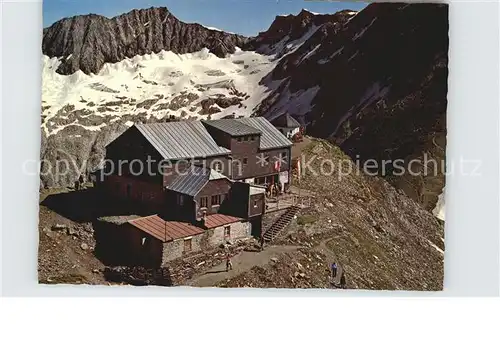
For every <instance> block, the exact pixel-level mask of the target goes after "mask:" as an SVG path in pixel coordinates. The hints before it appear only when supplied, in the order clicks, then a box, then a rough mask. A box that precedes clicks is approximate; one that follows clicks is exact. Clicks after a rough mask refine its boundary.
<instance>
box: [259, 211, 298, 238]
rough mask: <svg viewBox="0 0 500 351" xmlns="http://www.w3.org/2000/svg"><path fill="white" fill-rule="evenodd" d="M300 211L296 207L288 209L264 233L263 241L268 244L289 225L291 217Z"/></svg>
mask: <svg viewBox="0 0 500 351" xmlns="http://www.w3.org/2000/svg"><path fill="white" fill-rule="evenodd" d="M299 210H300V207H298V206H291V207H289V208H288V209H287V210H286V212H285V213H283V214H282V215H281V216H280V217H279V218H278V219H277V220H276V221H275V222H274V223H273V224H272V225H271V226H270V227H269V228H268V229H267V230H266V231H265V232H264V240H265V241H266V242H270V241H271V240H273V239H274V238H275V237H276V236H277V235H278V234H279V233H281V231H282V230H283V229H284V228H285V227H286V226H287V225H289V224H290V222H291V221H292V219H293V217H294V216H295V215H296V214H297V212H298V211H299Z"/></svg>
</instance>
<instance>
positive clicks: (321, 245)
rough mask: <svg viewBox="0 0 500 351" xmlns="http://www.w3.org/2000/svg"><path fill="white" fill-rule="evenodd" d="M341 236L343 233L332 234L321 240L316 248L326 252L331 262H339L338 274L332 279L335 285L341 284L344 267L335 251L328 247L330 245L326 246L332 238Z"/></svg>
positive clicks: (323, 252)
mask: <svg viewBox="0 0 500 351" xmlns="http://www.w3.org/2000/svg"><path fill="white" fill-rule="evenodd" d="M341 236H343V235H335V236H332V237H330V238H327V239H325V240H323V241H322V242H320V243H319V245H318V246H316V247H315V248H314V249H315V250H316V251H318V252H321V253H322V254H324V255H325V256H326V258H327V260H328V261H329V262H330V264H332V263H333V262H336V263H337V276H336V277H335V279H334V280H333V281H332V283H333V285H335V286H337V287H339V286H340V277H341V276H342V272H343V271H344V269H343V268H342V265H341V264H340V262H339V261H338V259H337V257H336V255H335V254H334V253H333V251H332V250H330V249H329V248H328V246H326V243H328V242H330V241H332V240H335V239H337V238H340V237H341Z"/></svg>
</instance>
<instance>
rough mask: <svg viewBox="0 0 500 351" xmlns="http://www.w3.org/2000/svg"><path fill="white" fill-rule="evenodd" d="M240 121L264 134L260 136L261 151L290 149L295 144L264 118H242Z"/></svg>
mask: <svg viewBox="0 0 500 351" xmlns="http://www.w3.org/2000/svg"><path fill="white" fill-rule="evenodd" d="M238 121H239V122H241V123H244V124H246V125H248V126H251V127H254V128H255V129H258V130H260V131H261V132H262V134H261V136H260V149H261V150H266V149H276V148H280V147H288V146H291V145H292V144H293V143H292V142H291V141H290V140H288V138H287V137H286V136H284V135H283V134H281V132H280V131H279V130H278V129H276V127H275V126H273V125H272V124H271V122H269V121H268V120H267V119H265V118H264V117H254V118H240V119H238Z"/></svg>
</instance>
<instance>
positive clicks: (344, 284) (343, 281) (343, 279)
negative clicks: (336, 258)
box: [340, 272, 346, 289]
mask: <svg viewBox="0 0 500 351" xmlns="http://www.w3.org/2000/svg"><path fill="white" fill-rule="evenodd" d="M340 287H341V288H342V289H345V288H346V283H345V274H344V272H342V275H341V276H340Z"/></svg>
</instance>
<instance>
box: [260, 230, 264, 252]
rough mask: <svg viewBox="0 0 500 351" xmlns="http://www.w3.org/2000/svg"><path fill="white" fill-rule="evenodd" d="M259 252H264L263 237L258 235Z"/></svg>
mask: <svg viewBox="0 0 500 351" xmlns="http://www.w3.org/2000/svg"><path fill="white" fill-rule="evenodd" d="M260 251H264V235H262V234H260Z"/></svg>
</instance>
